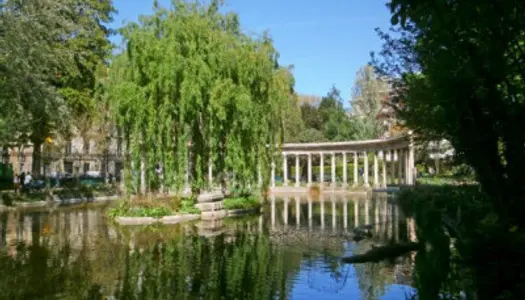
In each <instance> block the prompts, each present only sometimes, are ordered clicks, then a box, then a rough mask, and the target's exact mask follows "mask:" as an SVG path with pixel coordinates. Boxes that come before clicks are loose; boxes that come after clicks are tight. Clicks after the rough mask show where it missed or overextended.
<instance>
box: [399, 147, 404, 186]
mask: <svg viewBox="0 0 525 300" xmlns="http://www.w3.org/2000/svg"><path fill="white" fill-rule="evenodd" d="M403 161H404V159H403V149H399V151H398V153H397V183H398V184H399V185H402V184H403Z"/></svg>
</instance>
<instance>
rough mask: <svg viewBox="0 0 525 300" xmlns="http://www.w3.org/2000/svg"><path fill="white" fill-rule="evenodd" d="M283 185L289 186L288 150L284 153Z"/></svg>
mask: <svg viewBox="0 0 525 300" xmlns="http://www.w3.org/2000/svg"><path fill="white" fill-rule="evenodd" d="M283 186H288V158H287V157H286V152H284V153H283Z"/></svg>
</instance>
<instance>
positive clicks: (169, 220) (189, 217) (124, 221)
mask: <svg viewBox="0 0 525 300" xmlns="http://www.w3.org/2000/svg"><path fill="white" fill-rule="evenodd" d="M200 217H201V216H200V215H196V214H184V215H174V216H164V217H162V218H152V217H116V218H115V221H116V222H117V223H119V224H120V225H149V224H153V223H162V224H177V223H180V222H185V221H193V220H197V219H200Z"/></svg>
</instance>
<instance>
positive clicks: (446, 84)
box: [376, 0, 525, 225]
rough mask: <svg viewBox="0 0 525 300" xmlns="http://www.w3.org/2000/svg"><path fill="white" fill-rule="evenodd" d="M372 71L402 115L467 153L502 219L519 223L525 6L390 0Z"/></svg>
mask: <svg viewBox="0 0 525 300" xmlns="http://www.w3.org/2000/svg"><path fill="white" fill-rule="evenodd" d="M389 7H390V9H391V12H392V24H393V25H394V28H393V30H394V33H395V34H394V35H389V34H387V33H382V32H381V36H382V38H383V39H384V42H385V43H384V47H383V50H382V51H381V53H380V54H381V57H382V59H380V60H377V61H376V66H377V67H378V69H380V70H381V71H382V73H383V74H387V75H389V76H390V77H391V78H395V81H394V84H395V87H396V90H397V101H398V102H402V104H403V109H402V111H401V115H402V117H403V118H404V119H405V120H406V123H407V125H408V126H409V127H411V128H413V129H414V130H416V132H417V133H419V134H421V135H431V136H436V137H443V138H446V139H447V140H449V141H451V143H452V145H453V146H454V148H455V149H456V151H457V152H458V153H459V154H460V155H463V156H465V159H466V160H467V161H468V163H469V164H470V165H471V166H472V167H473V168H474V169H475V171H476V174H477V175H478V179H479V182H480V183H481V185H482V186H483V188H484V190H485V191H486V192H487V193H488V194H489V195H490V196H491V198H492V200H493V205H494V209H495V211H496V212H497V213H498V215H499V216H500V220H501V221H502V222H509V223H507V225H509V224H512V223H523V218H522V217H521V211H523V208H524V205H525V202H523V195H524V194H525V185H523V179H522V177H523V176H522V174H521V173H522V170H523V169H524V168H525V132H524V131H523V130H522V129H521V128H523V127H524V125H525V123H524V122H525V93H524V92H525V85H524V84H523V78H524V76H525V69H524V68H523V62H524V60H525V50H524V43H525V40H524V35H525V10H524V8H525V3H523V2H516V1H497V2H490V3H489V2H486V3H485V2H483V3H482V2H479V1H474V0H468V1H452V2H451V1H442V2H439V3H435V2H433V1H419V2H417V3H413V1H405V0H395V1H391V2H390V4H389Z"/></svg>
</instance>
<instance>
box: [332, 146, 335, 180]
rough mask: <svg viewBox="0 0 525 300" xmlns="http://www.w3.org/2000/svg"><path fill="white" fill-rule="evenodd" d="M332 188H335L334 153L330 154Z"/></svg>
mask: <svg viewBox="0 0 525 300" xmlns="http://www.w3.org/2000/svg"><path fill="white" fill-rule="evenodd" d="M332 186H335V153H334V152H332Z"/></svg>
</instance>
